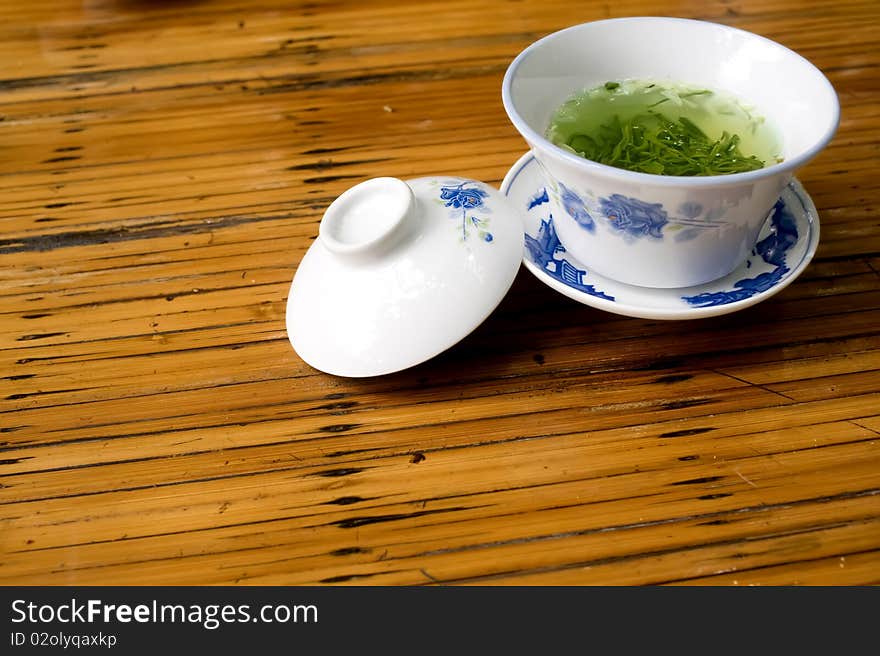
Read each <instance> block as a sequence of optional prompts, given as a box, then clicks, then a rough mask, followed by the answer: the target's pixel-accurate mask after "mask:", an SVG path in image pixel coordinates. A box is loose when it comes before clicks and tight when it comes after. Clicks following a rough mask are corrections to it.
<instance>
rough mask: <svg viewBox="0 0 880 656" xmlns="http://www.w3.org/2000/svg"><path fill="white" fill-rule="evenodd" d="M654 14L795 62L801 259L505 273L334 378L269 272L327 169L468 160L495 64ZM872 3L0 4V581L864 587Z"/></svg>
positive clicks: (407, 170) (871, 396) (871, 570)
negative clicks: (742, 36) (665, 281)
mask: <svg viewBox="0 0 880 656" xmlns="http://www.w3.org/2000/svg"><path fill="white" fill-rule="evenodd" d="M626 15H677V16H683V17H690V18H701V19H707V20H713V21H717V22H721V23H725V24H728V25H732V26H736V27H741V28H744V29H748V30H750V31H753V32H757V33H759V34H762V35H764V36H767V37H769V38H772V39H774V40H777V41H779V42H781V43H783V44H784V45H786V46H788V47H790V48H793V49H795V50H796V51H798V52H799V53H801V54H802V55H804V56H805V57H807V58H808V59H810V60H811V61H812V62H813V63H815V64H816V65H817V66H818V67H819V68H821V69H822V70H823V71H824V72H825V73H826V75H828V77H829V79H830V80H831V82H832V83H833V84H834V85H835V88H836V90H837V91H838V93H839V96H840V101H841V107H842V118H841V124H840V129H839V131H838V133H837V135H836V137H835V139H834V141H833V142H832V144H831V145H830V146H829V147H828V148H827V149H826V150H825V151H823V153H822V154H821V155H820V156H819V157H818V158H816V159H815V160H813V161H812V162H811V163H810V164H809V165H808V166H806V167H805V168H804V169H802V170H801V171H800V172H799V173H798V178H799V179H800V180H801V182H802V183H803V184H804V186H805V188H806V189H807V191H808V193H809V194H810V195H811V197H812V198H813V200H814V202H815V204H816V206H817V208H818V211H819V216H820V220H821V226H822V227H821V233H822V234H821V241H820V244H819V248H818V251H817V253H816V256H815V258H814V260H813V261H812V263H811V264H810V265H809V267H808V268H807V269H806V270H805V271H804V273H803V274H802V275H801V276H800V277H799V278H798V279H797V280H796V281H795V282H794V283H793V284H791V285H790V286H789V287H787V288H786V289H784V290H783V291H782V292H780V293H779V294H777V295H775V296H773V297H772V298H770V299H768V300H766V301H764V302H761V303H759V304H757V305H755V306H753V307H751V308H748V309H745V310H742V311H740V312H736V313H732V314H729V315H726V316H722V317H717V318H710V319H700V320H693V321H649V320H643V319H633V318H627V317H623V316H619V315H615V314H610V313H607V312H603V311H600V310H598V309H593V308H589V307H587V306H584V305H581V304H579V303H576V302H574V301H572V300H569V299H567V298H565V297H563V296H562V295H560V294H558V293H556V292H554V291H552V290H550V289H549V288H548V287H546V286H545V285H543V284H542V283H541V282H540V281H538V280H537V279H536V278H534V277H533V276H532V275H531V274H530V273H529V272H527V271H526V270H525V269H521V271H520V273H519V275H518V276H517V279H516V280H515V282H514V285H513V287H512V288H511V290H510V292H509V294H508V295H507V297H506V298H505V299H504V301H503V302H502V303H501V305H500V306H499V307H498V309H497V310H496V311H495V313H493V315H492V316H491V317H490V318H489V319H488V320H487V321H486V322H485V323H484V324H483V325H482V326H480V327H479V328H478V329H477V330H476V331H475V332H474V333H473V334H471V335H470V336H468V337H467V338H466V339H465V340H464V341H462V342H461V343H459V344H458V345H456V346H455V347H453V348H452V349H451V350H449V351H447V352H446V353H444V354H442V355H440V356H439V357H437V358H434V359H432V360H430V361H428V362H426V363H424V364H421V365H419V366H417V367H414V368H412V369H409V370H407V371H403V372H400V373H397V374H393V375H388V376H382V377H376V378H368V379H345V378H338V377H334V376H330V375H326V374H323V373H320V372H318V371H315V370H314V369H312V368H310V367H309V366H307V365H306V364H304V363H303V362H302V361H301V360H300V359H299V358H298V357H297V355H296V353H295V352H294V351H293V349H292V348H291V346H290V343H289V342H288V340H287V336H286V332H285V324H284V313H285V302H286V298H287V294H288V290H289V285H290V281H291V278H292V277H293V274H294V272H295V270H296V267H297V264H298V262H299V261H300V259H301V258H302V256H303V254H304V253H305V251H306V249H307V248H308V247H309V246H310V245H311V244H312V243H313V242H312V240H313V239H314V238H315V235H316V234H317V226H318V222H319V220H320V218H321V215H322V213H323V209H324V208H325V207H326V206H327V204H328V203H329V202H330V201H331V200H332V199H333V198H334V197H336V196H337V195H338V194H339V193H341V192H342V191H343V190H345V189H346V188H348V187H349V186H351V185H352V184H354V183H356V182H359V181H361V180H363V179H366V178H369V177H374V176H379V175H391V176H396V177H399V178H403V179H406V178H412V177H418V176H423V175H429V174H436V173H447V174H456V175H461V176H465V177H470V178H475V179H479V180H484V181H486V182H488V183H490V184H493V185H495V186H498V185H499V184H500V181H501V179H502V178H503V177H504V174H505V173H506V172H507V170H508V169H509V168H510V167H511V166H512V165H513V163H514V162H515V161H516V160H517V158H518V157H519V156H520V155H521V154H522V153H523V152H524V151H525V149H526V146H525V143H524V142H523V140H522V139H521V137H520V136H519V135H518V134H517V133H516V131H515V130H514V128H513V127H512V125H511V124H510V122H509V121H508V120H507V117H506V115H505V113H504V111H503V108H502V105H501V98H500V88H501V79H502V76H503V74H504V71H505V69H506V67H507V65H508V64H509V63H510V61H511V60H512V59H513V57H514V56H515V55H516V54H517V53H518V52H519V51H520V50H521V49H522V48H524V47H525V46H526V45H528V44H529V43H530V42H532V41H534V40H535V39H537V38H539V37H541V36H543V35H545V34H548V33H549V32H552V31H555V30H557V29H560V28H562V27H565V26H568V25H571V24H574V23H579V22H585V21H588V20H594V19H599V18H605V17H609V16H626ZM878 24H880V5H877V3H876V2H872V1H868V0H854V1H850V2H826V3H819V2H815V3H804V2H800V1H790V0H769V1H766V2H765V1H761V2H758V1H751V0H741V1H730V0H719V1H716V0H710V1H709V2H706V3H685V2H673V1H663V0H622V1H621V2H618V3H614V4H610V3H578V4H576V5H575V4H572V3H571V2H568V1H556V0H543V1H542V2H528V1H525V2H472V1H467V2H463V1H460V0H445V1H444V2H424V3H401V2H398V1H390V0H389V1H377V2H342V1H341V0H340V1H330V2H316V1H311V2H305V3H298V2H280V1H279V0H254V1H253V2H243V1H242V0H203V1H197V0H189V1H186V0H179V1H176V2H175V1H172V0H154V1H149V0H31V1H30V2H26V3H25V2H13V1H12V0H6V1H4V2H2V3H0V62H2V74H0V77H2V80H0V153H2V157H0V189H2V194H0V253H2V255H0V262H2V267H0V399H2V400H0V583H2V584H4V585H11V584H53V585H62V584H75V585H86V584H97V585H102V584H161V585H165V584H196V585H208V584H251V585H260V584H284V585H295V584H320V585H326V584H334V583H343V584H344V583H347V584H357V585H421V584H427V585H431V584H438V583H440V584H489V585H507V584H517V585H546V584H554V585H556V584H560V585H585V584H586V585H591V584H612V585H632V584H708V585H722V584H723V585H728V584H729V585H734V584H739V585H745V584H768V585H779V584H821V585H852V584H872V583H877V582H878V581H880V495H878V492H880V218H878V207H880V186H878V167H877V164H876V162H877V158H878V155H880V145H878V131H877V128H878V124H880V93H878V91H880V77H878V75H877V71H878V65H880V48H878V40H877V39H878V37H877V26H878Z"/></svg>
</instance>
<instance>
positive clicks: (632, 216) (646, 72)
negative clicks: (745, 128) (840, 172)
mask: <svg viewBox="0 0 880 656" xmlns="http://www.w3.org/2000/svg"><path fill="white" fill-rule="evenodd" d="M611 80H658V81H665V82H668V83H670V84H674V83H682V84H688V85H696V86H701V87H706V88H709V89H713V90H717V91H722V92H726V93H729V94H732V95H733V96H735V97H736V98H737V99H738V100H739V101H741V102H742V103H743V104H745V105H748V106H751V107H754V108H755V112H756V113H757V114H759V115H761V116H763V117H764V118H765V119H766V120H767V121H768V122H769V123H770V124H771V125H772V126H774V128H775V129H776V131H777V132H778V136H779V139H780V141H781V156H782V158H783V159H782V161H781V162H780V163H776V164H772V165H770V166H765V167H764V168H761V169H757V170H754V171H748V172H744V173H733V174H729V175H711V176H692V177H687V176H663V175H654V174H649V173H640V172H633V171H627V170H624V169H620V168H616V167H612V166H606V165H604V164H600V163H597V162H593V161H590V160H587V159H584V158H583V157H580V156H579V155H577V154H576V153H574V152H571V151H569V150H566V149H564V148H562V147H560V146H557V145H555V144H553V143H551V141H549V140H548V139H547V138H546V136H545V135H546V131H547V128H548V126H549V123H550V120H551V117H552V116H553V114H554V113H555V112H556V110H557V109H558V108H559V107H560V106H561V105H562V104H563V103H564V102H565V101H566V100H568V99H569V98H571V97H572V96H573V95H575V94H577V93H580V92H583V91H584V90H586V89H590V88H593V87H596V86H598V85H602V84H604V83H605V82H607V81H611ZM502 99H503V102H504V107H505V110H506V111H507V114H508V116H509V117H510V120H511V121H512V122H513V124H514V126H515V127H516V129H517V130H518V131H519V132H520V134H521V135H522V136H523V137H524V138H525V140H526V142H527V143H528V144H529V146H530V147H531V149H532V152H533V153H534V155H535V158H536V159H537V161H538V162H539V164H540V165H541V168H542V170H543V173H544V177H545V181H546V185H547V192H548V197H549V200H550V208H551V212H552V216H553V224H554V226H555V229H556V233H557V236H558V237H559V240H560V243H561V244H562V246H563V247H564V248H565V249H566V250H568V251H569V252H570V253H571V254H572V255H573V256H574V257H575V258H577V259H578V260H579V261H580V262H582V263H583V264H585V265H586V266H587V267H591V268H592V269H593V270H595V271H596V272H597V273H600V274H602V275H604V276H606V277H609V278H612V279H614V280H617V281H619V282H623V283H627V284H632V285H639V286H644V287H665V288H669V287H689V286H692V285H699V284H702V283H706V282H709V281H711V280H715V279H717V278H720V277H722V276H725V275H727V274H728V273H730V272H731V271H733V270H734V269H735V268H736V267H737V266H738V265H739V264H741V263H742V262H743V261H744V260H745V259H746V257H747V256H748V255H749V253H750V251H751V250H752V248H753V247H754V245H755V242H756V241H757V238H758V234H759V232H760V230H761V228H762V226H763V225H764V223H765V221H766V219H767V216H768V214H769V212H770V210H771V209H772V208H773V205H774V203H775V202H776V200H777V199H778V198H779V195H780V194H781V192H782V190H783V189H784V188H785V186H786V185H787V184H788V183H789V181H790V180H791V178H792V176H793V174H794V172H795V171H796V170H797V169H798V168H799V167H801V166H803V165H804V164H805V163H806V162H807V161H809V160H810V159H811V158H812V157H814V156H815V155H816V154H818V153H819V152H820V151H821V150H822V149H823V148H824V147H825V146H826V145H827V144H828V142H829V141H830V140H831V138H832V136H833V135H834V132H835V131H836V129H837V125H838V121H839V112H840V110H839V104H838V100H837V95H836V93H835V92H834V89H833V88H832V86H831V84H830V83H829V82H828V80H827V79H826V77H825V76H824V75H823V74H822V73H821V72H820V71H819V70H818V69H817V68H816V67H815V66H813V65H812V64H811V63H810V62H808V61H807V60H806V59H804V58H803V57H801V56H800V55H798V54H796V53H795V52H793V51H791V50H789V49H788V48H785V47H784V46H782V45H779V44H777V43H775V42H773V41H770V40H768V39H766V38H764V37H760V36H757V35H755V34H751V33H749V32H744V31H742V30H738V29H735V28H731V27H727V26H724V25H719V24H715V23H708V22H704V21H695V20H687V19H678V18H653V17H652V18H621V19H611V20H603V21H597V22H592V23H584V24H582V25H576V26H574V27H570V28H567V29H564V30H561V31H559V32H555V33H553V34H551V35H549V36H547V37H544V38H543V39H540V40H539V41H536V42H535V43H533V44H532V45H531V46H529V47H528V48H526V49H525V50H524V51H523V52H522V53H520V54H519V55H518V56H517V57H516V59H514V61H513V62H512V63H511V65H510V67H509V68H508V70H507V73H506V75H505V77H504V83H503V87H502Z"/></svg>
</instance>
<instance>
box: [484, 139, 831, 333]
mask: <svg viewBox="0 0 880 656" xmlns="http://www.w3.org/2000/svg"><path fill="white" fill-rule="evenodd" d="M533 161H536V160H535V155H534V153H533V152H532V151H531V150H529V151H527V152H526V153H525V154H523V155H522V156H521V157H520V158H519V159H518V160H517V161H516V163H515V164H514V165H513V166H512V167H510V169H509V170H508V171H507V173H506V174H505V176H504V179H503V181H502V182H501V187H500V190H501V193H502V194H504V195H505V196H507V197H510V193H509V192H510V190H511V187H513V185H514V183H515V181H516V179H517V177H519V175H520V174H521V173H522V172H523V170H525V168H526V167H527V166H528V165H529V164H530V163H532V162H533ZM786 189H791V191H792V193H794V195H795V196H796V197H797V198H798V200H799V201H800V203H801V205H802V206H803V207H802V210H803V211H802V212H800V211H799V212H798V213H799V214H802V215H803V216H804V217H805V220H806V223H807V225H808V226H809V230H808V231H807V234H806V235H805V236H804V237H803V238H799V239H798V241H801V239H803V240H805V241H806V249H805V251H804V254H803V256H802V257H801V259H800V261H799V262H798V263H797V264H796V265H795V266H793V267H791V269H790V270H789V272H788V273H787V274H786V275H785V277H783V278H782V279H781V280H780V281H779V282H778V283H777V284H775V285H773V287H771V288H770V289H768V290H766V291H763V292H759V293H758V294H755V295H754V296H751V297H749V298H745V299H742V300H739V301H734V302H733V303H726V304H724V305H714V306H706V307H690V306H687V305H682V306H680V307H670V306H666V307H663V306H661V307H648V306H644V305H637V304H633V303H632V302H629V303H622V302H620V301H617V300H614V301H609V300H607V299H604V298H600V297H597V296H593V295H591V294H586V293H584V292H581V291H578V290H577V289H574V288H572V287H569V286H568V285H566V284H565V283H563V282H561V281H559V280H556V279H555V278H553V277H552V276H550V275H548V274H547V273H546V272H545V271H543V270H542V269H541V268H540V267H538V266H537V265H535V264H534V263H533V262H532V261H531V260H530V259H529V257H528V251H527V250H524V252H523V265H524V266H525V267H526V269H528V270H529V271H530V272H531V273H532V274H533V275H534V276H535V277H536V278H538V279H539V280H540V281H541V282H543V283H544V284H545V285H547V286H548V287H550V288H552V289H554V290H555V291H557V292H559V293H560V294H562V295H564V296H567V297H568V298H570V299H572V300H574V301H577V302H579V303H582V304H584V305H588V306H590V307H594V308H596V309H599V310H604V311H606V312H610V313H612V314H619V315H622V316H627V317H634V318H639V319H661V320H688V319H702V318H708V317H715V316H720V315H724V314H730V313H732V312H737V311H739V310H743V309H745V308H748V307H751V306H753V305H756V304H758V303H760V302H762V301H765V300H767V299H768V298H770V297H772V296H774V295H776V294H778V293H779V292H781V291H782V290H783V289H785V288H786V287H788V285H790V284H791V283H792V282H794V281H795V280H796V279H797V278H798V276H800V274H801V273H802V272H803V271H804V269H806V268H807V266H808V265H809V263H810V262H811V261H812V259H813V256H814V255H815V254H816V249H817V248H818V245H819V233H820V226H819V214H818V211H817V210H816V206H815V204H814V203H813V199H812V198H811V197H810V195H809V194H808V193H807V191H806V189H804V187H803V185H802V184H801V183H800V181H799V180H797V179H796V178H795V177H792V179H791V181H790V182H789V183H788V185H787V186H786ZM517 210H518V211H519V213H520V217H521V218H522V220H523V234H524V235H525V234H527V230H526V224H527V218H526V217H527V216H528V211H527V210H523V209H521V208H517ZM767 220H768V221H769V220H770V219H769V217H768V219H767ZM761 229H762V230H763V229H764V226H763V225H762V226H761ZM567 259H568V260H569V262H570V263H571V264H573V265H580V266H581V267H582V268H584V269H587V270H590V267H589V266H588V265H585V263H583V262H581V261H580V260H577V259H576V258H574V257H572V256H571V255H568V256H567ZM740 266H742V265H740ZM739 268H740V267H737V268H736V269H734V271H732V272H731V273H729V274H727V275H726V276H722V277H721V278H717V279H716V280H713V281H710V282H708V283H703V284H701V285H694V286H691V287H677V288H663V289H662V290H661V289H656V290H655V289H653V288H651V287H640V286H637V285H630V284H627V283H623V282H619V281H617V280H615V279H613V278H611V277H610V276H602V275H599V274H596V273H591V275H592V276H595V277H596V278H598V279H599V280H600V281H601V280H607V281H609V282H611V283H613V284H614V285H616V286H619V287H621V288H623V289H627V288H630V289H632V290H638V291H639V292H641V293H651V292H661V291H662V292H666V293H669V292H671V293H676V295H677V296H679V297H680V296H685V295H689V296H692V295H694V294H695V292H696V291H698V290H700V289H703V288H705V287H706V286H708V285H714V284H717V283H718V282H719V281H721V280H724V279H726V278H728V277H736V276H734V274H736V272H737V271H739ZM732 282H735V281H732Z"/></svg>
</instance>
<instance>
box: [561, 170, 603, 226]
mask: <svg viewBox="0 0 880 656" xmlns="http://www.w3.org/2000/svg"><path fill="white" fill-rule="evenodd" d="M559 188H560V189H561V190H562V194H561V195H560V198H561V200H562V207H564V208H565V211H566V212H567V213H568V215H569V216H570V217H571V218H573V219H574V220H575V221H577V224H578V225H579V226H580V227H581V228H583V229H584V230H586V231H587V232H596V224H595V223H594V222H593V217H592V216H590V213H589V212H587V207H586V205H584V201H582V200H581V197H580V196H578V195H577V194H576V193H574V192H573V191H572V190H571V189H569V188H568V187H566V186H565V185H564V184H562V183H561V182H560V183H559Z"/></svg>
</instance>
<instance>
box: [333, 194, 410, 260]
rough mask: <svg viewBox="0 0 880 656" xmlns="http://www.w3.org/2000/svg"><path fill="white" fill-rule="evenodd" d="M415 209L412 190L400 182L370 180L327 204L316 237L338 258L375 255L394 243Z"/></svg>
mask: <svg viewBox="0 0 880 656" xmlns="http://www.w3.org/2000/svg"><path fill="white" fill-rule="evenodd" d="M415 205H416V201H415V196H414V195H413V192H412V189H410V187H409V185H408V184H406V183H405V182H404V181H403V180H398V179H397V178H388V177H383V178H372V179H370V180H367V181H365V182H361V183H360V184H357V185H355V186H354V187H352V188H351V189H348V190H347V191H345V192H344V193H343V194H342V195H341V196H339V197H338V198H337V199H336V200H334V201H333V202H332V203H331V204H330V206H329V207H328V208H327V211H326V212H325V213H324V217H323V218H322V219H321V226H320V228H319V229H318V234H319V236H320V238H321V241H322V242H323V243H324V245H325V246H326V247H327V249H328V250H330V251H332V252H334V253H337V254H339V255H354V254H361V253H366V252H368V251H375V250H377V249H379V248H381V247H382V246H387V245H388V244H390V243H391V242H392V241H393V240H394V238H395V237H396V235H397V233H398V232H399V231H400V230H399V228H400V227H401V226H402V225H403V224H404V222H405V221H406V219H407V217H409V216H411V215H412V214H413V213H414V212H415Z"/></svg>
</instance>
